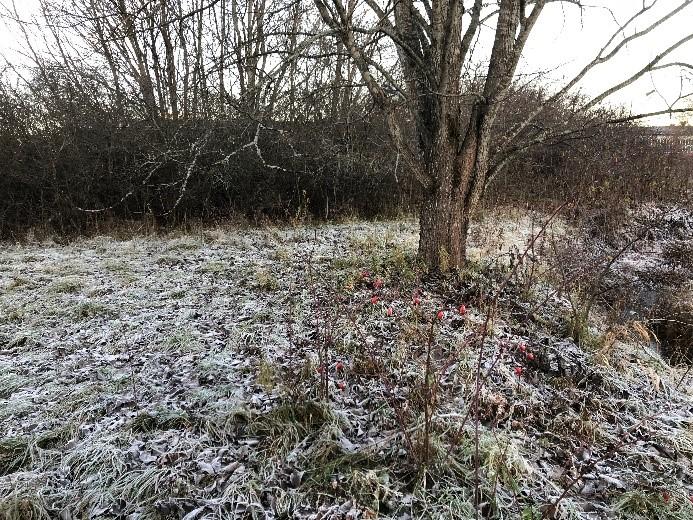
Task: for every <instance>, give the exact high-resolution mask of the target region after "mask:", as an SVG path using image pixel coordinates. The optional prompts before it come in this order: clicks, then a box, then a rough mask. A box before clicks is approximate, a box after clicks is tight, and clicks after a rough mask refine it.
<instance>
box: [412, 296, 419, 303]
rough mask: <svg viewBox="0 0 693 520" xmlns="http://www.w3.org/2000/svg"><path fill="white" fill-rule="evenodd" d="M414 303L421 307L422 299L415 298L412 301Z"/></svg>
mask: <svg viewBox="0 0 693 520" xmlns="http://www.w3.org/2000/svg"><path fill="white" fill-rule="evenodd" d="M412 301H413V302H414V305H421V298H419V297H418V296H414V299H413V300H412Z"/></svg>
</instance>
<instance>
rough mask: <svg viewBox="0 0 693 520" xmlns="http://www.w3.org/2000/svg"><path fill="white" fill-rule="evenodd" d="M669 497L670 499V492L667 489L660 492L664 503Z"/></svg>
mask: <svg viewBox="0 0 693 520" xmlns="http://www.w3.org/2000/svg"><path fill="white" fill-rule="evenodd" d="M670 499H671V494H670V493H669V492H668V491H664V492H662V500H664V503H665V504H668V503H669V500H670Z"/></svg>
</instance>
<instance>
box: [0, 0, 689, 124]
mask: <svg viewBox="0 0 693 520" xmlns="http://www.w3.org/2000/svg"><path fill="white" fill-rule="evenodd" d="M652 1H653V0H646V2H647V3H648V4H650V3H652ZM2 2H4V3H6V4H7V3H8V2H9V0H0V3H2ZM682 2H683V0H657V2H656V5H655V7H654V8H653V9H652V10H651V12H650V13H648V15H647V16H645V17H644V18H642V19H641V21H640V22H638V23H637V24H634V26H633V28H634V29H636V30H637V29H642V28H644V27H646V26H647V25H649V23H651V22H652V21H653V20H655V19H657V18H658V17H659V16H661V14H663V13H665V12H668V11H670V10H672V9H673V8H674V7H676V6H678V5H680V4H681V3H682ZM16 3H17V7H18V9H19V11H20V15H21V16H22V17H24V18H26V19H28V18H30V17H31V15H32V14H33V13H35V12H36V5H37V0H16ZM588 3H589V6H587V7H585V8H584V9H580V8H578V7H577V6H575V5H569V4H566V3H553V4H549V5H548V6H547V7H546V8H545V11H544V12H543V13H542V15H541V18H540V20H539V22H538V24H537V26H536V28H535V29H534V31H533V32H532V36H531V37H530V39H529V41H528V42H527V46H526V48H525V53H524V58H523V61H522V63H521V66H520V69H519V71H518V73H519V74H522V75H523V77H529V76H526V75H532V74H539V73H541V74H542V78H543V80H545V81H547V82H549V83H550V84H552V85H554V86H560V85H561V83H562V82H565V81H566V80H567V79H570V78H572V76H573V75H575V73H576V72H578V71H579V70H580V69H581V68H582V67H583V66H584V65H585V64H587V63H589V62H590V61H591V60H592V59H593V58H594V57H595V56H596V54H597V53H598V52H599V50H600V48H601V47H602V46H603V45H604V43H605V42H606V41H607V40H608V39H609V37H610V36H611V35H612V34H613V33H614V31H615V30H617V29H618V25H617V22H620V23H622V22H623V21H624V20H626V19H628V18H629V16H630V15H632V14H633V13H634V12H636V11H637V10H639V9H640V8H641V7H642V5H643V0H584V1H583V4H585V5H586V4H588ZM0 25H1V24H0ZM691 32H693V3H692V4H691V5H689V6H687V7H686V8H684V10H682V11H681V12H679V13H678V14H677V15H676V16H675V17H674V18H673V19H671V20H669V21H667V22H666V23H665V24H663V25H662V26H661V27H659V28H657V29H656V30H654V31H652V32H651V33H650V34H648V35H647V36H645V37H644V38H642V39H639V40H637V41H635V42H633V43H632V44H629V45H628V47H627V48H626V49H624V51H622V53H619V56H620V57H619V58H618V59H614V60H613V61H610V62H609V63H607V64H603V65H601V66H599V67H597V68H596V69H594V70H593V71H592V72H591V73H590V74H589V75H588V76H586V77H585V78H584V80H583V81H582V82H581V83H580V84H579V88H580V89H581V91H582V92H583V93H584V94H586V95H591V96H595V95H597V94H599V93H601V92H602V91H604V90H605V89H607V88H609V87H611V86H613V85H615V84H618V83H619V82H621V81H622V80H623V79H624V78H625V77H627V76H628V75H629V74H632V73H633V72H635V71H637V70H638V69H640V68H641V67H642V66H643V65H645V64H646V63H647V62H648V61H649V60H651V59H652V58H654V56H656V55H657V53H658V52H661V51H662V50H663V49H665V48H667V47H668V46H669V45H671V44H672V43H673V42H675V41H676V40H678V39H680V38H681V37H683V36H685V35H686V34H690V33H691ZM626 34H629V33H626ZM492 37H493V33H492V30H491V29H487V30H486V31H484V33H483V34H482V36H481V38H480V40H479V48H481V49H488V48H490V44H491V41H492ZM20 42H21V37H20V35H19V34H17V31H16V30H14V31H12V30H5V31H2V32H0V54H5V55H13V52H12V51H13V49H18V48H20V47H21V43H20ZM15 56H16V55H15ZM668 61H689V62H693V41H692V42H688V43H687V44H685V45H684V46H682V47H681V48H680V49H679V50H677V51H676V52H675V53H673V54H672V55H671V59H670V60H665V61H663V62H662V63H665V62H668ZM687 76H688V78H690V80H691V81H688V82H687V83H686V84H684V85H683V91H684V93H685V92H686V91H693V69H692V70H689V71H688V73H687ZM681 89H682V84H681V73H680V70H679V69H666V70H661V71H657V72H655V73H650V74H646V75H645V76H644V77H643V78H641V79H640V80H639V81H638V82H637V83H636V84H634V85H632V86H629V87H627V88H625V89H624V90H622V91H620V92H618V93H617V94H615V95H613V96H612V97H610V98H608V101H609V103H610V104H612V105H619V106H625V107H627V108H629V109H631V110H632V111H634V112H636V113H646V112H654V111H658V110H664V109H666V108H667V107H668V105H669V104H671V103H672V102H673V101H674V100H676V99H677V97H678V96H679V94H680V93H681V91H682V90H681ZM689 99H690V100H691V102H692V103H693V97H691V98H689ZM680 119H681V116H668V115H667V116H660V117H657V118H652V119H649V120H647V123H649V124H662V125H666V124H675V123H677V122H678V121H679V120H680ZM689 119H690V123H691V124H693V116H692V117H690V118H689Z"/></svg>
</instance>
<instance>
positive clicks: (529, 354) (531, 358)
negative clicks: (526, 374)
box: [525, 352, 534, 361]
mask: <svg viewBox="0 0 693 520" xmlns="http://www.w3.org/2000/svg"><path fill="white" fill-rule="evenodd" d="M525 355H526V356H527V359H528V360H530V361H534V354H532V353H531V352H527V354H525Z"/></svg>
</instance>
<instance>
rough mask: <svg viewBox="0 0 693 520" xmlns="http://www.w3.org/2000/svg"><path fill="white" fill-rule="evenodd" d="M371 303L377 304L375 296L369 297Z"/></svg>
mask: <svg viewBox="0 0 693 520" xmlns="http://www.w3.org/2000/svg"><path fill="white" fill-rule="evenodd" d="M371 303H372V304H373V305H375V304H376V303H378V297H377V296H376V295H375V294H374V295H373V296H371Z"/></svg>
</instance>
